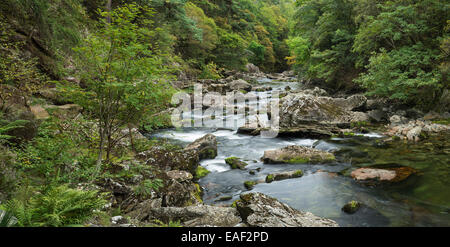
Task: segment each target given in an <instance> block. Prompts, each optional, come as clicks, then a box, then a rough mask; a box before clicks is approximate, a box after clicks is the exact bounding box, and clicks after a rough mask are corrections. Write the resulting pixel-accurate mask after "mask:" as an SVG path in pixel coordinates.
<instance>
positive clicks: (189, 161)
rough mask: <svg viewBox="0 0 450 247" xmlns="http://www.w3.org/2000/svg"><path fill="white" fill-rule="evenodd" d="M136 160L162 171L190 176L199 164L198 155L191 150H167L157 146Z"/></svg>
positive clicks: (139, 155) (138, 156)
mask: <svg viewBox="0 0 450 247" xmlns="http://www.w3.org/2000/svg"><path fill="white" fill-rule="evenodd" d="M137 158H138V159H140V160H143V161H145V162H146V163H147V165H151V166H155V167H157V168H159V169H161V170H163V171H170V170H183V171H188V172H190V173H191V174H194V173H195V171H196V169H197V167H198V162H199V159H198V153H197V152H195V151H193V150H184V149H181V150H169V149H167V148H164V147H159V146H153V147H151V148H150V149H149V150H147V151H144V152H141V153H139V154H138V155H137Z"/></svg>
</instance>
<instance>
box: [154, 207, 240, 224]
mask: <svg viewBox="0 0 450 247" xmlns="http://www.w3.org/2000/svg"><path fill="white" fill-rule="evenodd" d="M149 216H150V217H151V218H153V219H158V220H160V221H163V222H166V223H168V222H170V221H181V223H182V225H183V226H186V227H195V226H217V227H233V226H236V225H237V224H239V223H240V222H241V218H240V217H239V214H238V211H237V210H236V209H235V208H232V207H217V206H209V205H198V206H188V207H162V208H154V209H150V212H149Z"/></svg>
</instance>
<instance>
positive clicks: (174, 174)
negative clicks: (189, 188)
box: [166, 170, 194, 182]
mask: <svg viewBox="0 0 450 247" xmlns="http://www.w3.org/2000/svg"><path fill="white" fill-rule="evenodd" d="M166 175H167V176H168V177H169V178H170V179H174V180H176V181H178V182H184V181H188V180H192V179H193V178H194V177H193V176H192V174H191V173H189V172H187V171H179V170H172V171H168V172H166Z"/></svg>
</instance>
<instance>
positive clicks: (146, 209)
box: [123, 198, 162, 222]
mask: <svg viewBox="0 0 450 247" xmlns="http://www.w3.org/2000/svg"><path fill="white" fill-rule="evenodd" d="M160 207H162V199H161V198H156V199H148V200H145V201H143V202H140V203H138V204H137V205H133V204H131V205H129V206H128V207H124V209H123V210H124V211H125V212H129V213H128V214H127V216H128V217H130V218H132V219H137V220H138V221H141V222H143V221H146V220H148V219H149V213H150V212H151V210H152V209H155V208H160Z"/></svg>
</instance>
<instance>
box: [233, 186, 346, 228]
mask: <svg viewBox="0 0 450 247" xmlns="http://www.w3.org/2000/svg"><path fill="white" fill-rule="evenodd" d="M236 208H237V210H238V211H239V214H240V216H241V218H242V220H243V221H244V222H245V223H246V224H247V225H248V226H251V227H330V226H331V227H336V226H338V224H337V223H336V222H335V221H333V220H330V219H325V218H321V217H318V216H315V215H313V214H312V213H309V212H301V211H298V210H296V209H294V208H292V207H290V206H288V205H287V204H284V203H282V202H279V201H278V200H276V199H275V198H272V197H269V196H267V195H264V194H261V193H248V194H241V196H240V200H239V201H237V202H236Z"/></svg>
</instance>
